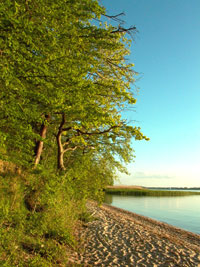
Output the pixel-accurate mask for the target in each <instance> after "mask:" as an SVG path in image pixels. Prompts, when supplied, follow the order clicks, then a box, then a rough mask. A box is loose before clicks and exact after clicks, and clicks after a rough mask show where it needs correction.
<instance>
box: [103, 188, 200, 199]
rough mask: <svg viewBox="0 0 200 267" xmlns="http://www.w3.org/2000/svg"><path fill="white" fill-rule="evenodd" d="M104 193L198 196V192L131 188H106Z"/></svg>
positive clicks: (199, 193)
mask: <svg viewBox="0 0 200 267" xmlns="http://www.w3.org/2000/svg"><path fill="white" fill-rule="evenodd" d="M105 192H106V193H107V194H112V195H127V196H152V197H164V196H174V197H175V196H191V195H200V192H188V191H173V190H171V191H165V190H151V189H133V188H106V189H105Z"/></svg>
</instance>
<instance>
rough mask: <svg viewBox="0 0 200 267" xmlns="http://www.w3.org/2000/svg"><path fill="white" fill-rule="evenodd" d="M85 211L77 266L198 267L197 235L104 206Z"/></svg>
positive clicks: (92, 205)
mask: <svg viewBox="0 0 200 267" xmlns="http://www.w3.org/2000/svg"><path fill="white" fill-rule="evenodd" d="M88 210H89V211H90V212H91V213H92V214H93V217H94V218H95V220H93V221H92V222H89V223H87V224H85V225H84V230H83V228H82V231H81V233H80V234H81V239H82V240H84V243H83V246H82V247H83V250H82V252H80V253H78V254H77V255H76V257H75V258H76V260H75V258H74V262H76V264H77V266H79V264H81V266H102V267H103V266H105V267H108V266H112V267H115V266H120V267H122V266H127V267H128V266H129V267H131V266H132V267H135V266H141V267H142V266H148V267H150V266H152V267H153V266H154V267H156V266H163V267H170V266H171V267H175V266H180V267H185V266H187V267H188V266H194V267H198V266H200V235H197V234H193V233H190V232H187V231H185V230H182V229H179V228H176V227H173V226H171V225H168V224H165V223H161V222H159V221H156V220H153V219H150V218H147V217H144V216H140V215H138V214H135V213H132V212H128V211H125V210H122V209H119V208H115V207H111V206H109V205H106V204H104V205H102V206H101V207H98V206H97V205H96V204H95V203H92V202H91V203H88Z"/></svg>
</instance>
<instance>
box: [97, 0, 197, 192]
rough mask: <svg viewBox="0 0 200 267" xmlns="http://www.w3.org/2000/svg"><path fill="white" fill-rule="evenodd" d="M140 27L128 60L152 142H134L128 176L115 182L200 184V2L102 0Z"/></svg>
mask: <svg viewBox="0 0 200 267" xmlns="http://www.w3.org/2000/svg"><path fill="white" fill-rule="evenodd" d="M100 2H101V3H102V5H103V6H104V7H105V8H106V10H107V13H108V14H109V15H115V14H119V13H121V12H125V14H126V16H125V17H123V19H124V20H125V21H126V24H124V25H123V26H124V27H129V26H136V27H137V30H138V33H137V34H136V36H135V40H134V42H133V43H132V47H131V55H130V61H131V62H133V63H134V64H135V70H136V71H137V72H139V73H140V75H139V79H138V80H137V81H136V86H137V87H139V88H140V89H139V93H138V95H137V96H136V98H137V103H136V105H135V111H127V112H126V113H125V116H126V117H127V119H128V120H135V121H136V125H137V126H140V127H141V129H142V132H143V133H144V134H145V135H146V136H148V137H149V138H150V141H149V142H147V141H133V143H132V145H133V148H134V150H135V156H136V158H135V160H134V162H132V163H131V164H129V165H128V166H127V168H128V171H129V173H130V175H129V176H127V175H124V174H119V180H118V181H117V182H116V184H127V185H143V186H163V187H166V186H167V187H168V186H172V187H173V186H180V187H182V186H183V187H184V186H185V187H193V186H195V187H200V1H199V0H165V1H162V0H109V1H108V0H101V1H100Z"/></svg>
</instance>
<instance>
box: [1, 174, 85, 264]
mask: <svg viewBox="0 0 200 267" xmlns="http://www.w3.org/2000/svg"><path fill="white" fill-rule="evenodd" d="M46 177H47V176H46V175H45V176H44V177H43V176H42V175H41V176H40V177H39V176H37V177H36V176H35V175H34V174H32V175H31V174H26V175H16V174H14V173H8V172H6V173H0V266H1V267H15V266H18V267H25V266H30V267H49V266H52V267H54V266H55V267H56V266H63V267H64V266H68V260H69V258H68V255H70V252H71V251H76V250H77V249H78V247H79V243H78V240H76V238H75V236H74V230H75V227H76V223H77V220H78V217H84V216H86V215H85V214H84V216H82V215H81V212H82V211H81V203H78V202H77V201H75V200H73V198H72V197H71V195H72V193H73V192H70V190H67V189H66V190H64V189H63V187H62V184H61V183H60V180H59V178H58V177H56V176H52V178H51V177H50V176H48V180H47V179H46ZM36 178H37V179H36ZM45 179H46V181H45ZM56 179H57V180H56ZM60 184H61V185H60ZM87 216H89V215H87ZM70 266H73V265H70Z"/></svg>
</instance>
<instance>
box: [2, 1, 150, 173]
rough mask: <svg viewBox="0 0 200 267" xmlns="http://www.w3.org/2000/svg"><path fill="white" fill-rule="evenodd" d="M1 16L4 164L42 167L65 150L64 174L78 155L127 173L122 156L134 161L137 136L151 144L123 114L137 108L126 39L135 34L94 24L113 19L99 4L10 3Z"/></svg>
mask: <svg viewBox="0 0 200 267" xmlns="http://www.w3.org/2000/svg"><path fill="white" fill-rule="evenodd" d="M1 15H2V20H1V26H0V29H1V40H3V43H2V46H1V59H2V60H1V67H2V70H3V72H2V77H1V85H2V87H1V88H2V96H1V104H0V105H1V106H0V107H1V109H2V110H3V112H2V117H1V122H0V130H1V140H2V142H1V145H2V147H3V146H4V150H2V151H3V153H2V154H4V156H5V157H4V158H7V159H9V158H10V160H12V161H15V162H17V163H20V164H21V165H27V164H30V163H31V164H33V163H34V164H35V166H37V165H38V164H39V162H40V158H41V154H42V153H43V157H45V153H48V152H47V150H48V149H49V150H51V151H54V153H56V151H55V149H56V146H57V166H58V169H61V170H64V169H66V166H65V161H66V160H68V159H69V157H73V153H74V154H75V151H76V150H78V151H80V152H82V153H86V152H89V151H90V150H94V151H96V152H98V153H99V154H100V155H102V156H104V157H106V158H107V161H106V162H109V160H110V162H112V163H113V169H115V167H120V168H121V164H120V162H118V163H116V161H117V160H116V158H117V157H119V158H121V159H122V160H124V161H125V162H128V161H129V160H130V159H131V156H130V155H131V150H132V149H131V146H130V140H131V138H132V137H134V138H136V139H147V138H146V137H145V136H144V135H143V134H142V133H141V131H140V128H137V127H133V126H130V125H127V123H126V122H125V121H124V120H123V119H122V118H121V114H120V110H121V109H122V108H123V107H124V105H134V104H135V102H136V100H135V98H134V96H133V92H132V89H131V84H132V83H133V82H134V75H135V72H134V70H133V64H130V63H128V62H127V60H126V57H127V56H128V54H129V43H130V40H127V39H125V35H126V33H127V32H128V33H129V32H130V31H131V30H135V28H134V27H132V28H129V29H125V28H122V27H121V26H120V27H118V26H112V25H107V23H100V24H99V25H97V23H94V19H96V18H98V19H100V16H101V15H103V16H104V17H108V16H107V15H106V12H105V10H104V8H102V7H101V6H100V5H99V4H98V1H95V0H93V1H89V0H84V1H80V0H79V1H66V2H64V4H63V1H56V2H55V3H52V2H51V1H48V0H45V1H40V0H38V1H36V2H25V3H24V2H22V1H15V2H12V1H7V2H6V3H5V4H3V5H2V9H1ZM116 17H117V16H115V18H116ZM8 92H9V93H8ZM47 128H48V131H49V135H48V132H46V131H47ZM46 134H47V136H46ZM55 137H56V141H57V142H56V143H55V142H54V141H52V140H53V139H54V138H55ZM44 141H45V145H46V147H48V148H46V150H45V153H44V152H43V145H44ZM56 144H57V145H56ZM16 153H17V154H18V155H19V156H18V157H16ZM34 155H35V156H34ZM108 159H109V160H108Z"/></svg>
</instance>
